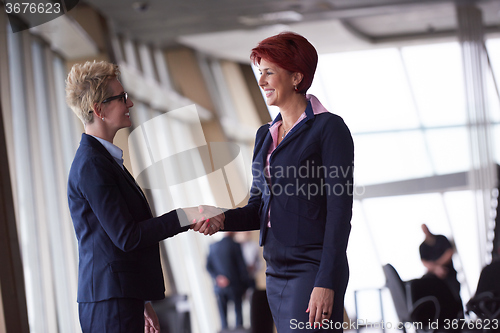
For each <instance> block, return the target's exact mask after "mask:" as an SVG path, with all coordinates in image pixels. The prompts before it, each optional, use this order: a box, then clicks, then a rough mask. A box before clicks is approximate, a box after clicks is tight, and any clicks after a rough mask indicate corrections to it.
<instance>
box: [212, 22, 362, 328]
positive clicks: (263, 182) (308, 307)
mask: <svg viewBox="0 0 500 333" xmlns="http://www.w3.org/2000/svg"><path fill="white" fill-rule="evenodd" d="M251 59H252V62H253V63H254V64H255V65H257V66H258V67H259V71H260V73H261V76H260V79H259V86H260V87H261V88H262V89H263V90H264V92H265V95H266V100H267V104H268V105H275V106H278V107H279V109H280V113H279V115H278V116H277V117H276V119H274V121H272V122H271V123H269V124H266V125H264V126H262V127H261V128H259V130H258V131H257V136H256V139H255V148H254V156H253V164H252V173H253V185H252V189H251V193H250V194H251V195H250V199H249V201H248V204H247V205H246V206H245V207H243V208H237V209H232V210H228V211H226V213H225V230H235V231H238V230H252V229H260V231H261V233H260V235H261V236H260V243H261V245H263V246H264V258H265V259H266V262H267V271H266V275H267V279H266V289H267V296H268V301H269V305H270V307H271V311H272V314H273V319H274V322H275V324H276V327H277V330H278V332H279V333H284V332H295V331H297V330H299V331H302V330H305V331H309V332H312V331H315V332H316V331H321V332H325V331H336V332H341V331H342V323H343V305H344V294H345V289H346V286H347V280H348V276H349V267H348V264H347V256H346V248H347V241H348V238H349V232H350V229H351V223H350V220H351V215H352V199H353V198H352V190H353V159H354V148H353V142H352V138H351V134H350V132H349V129H348V128H347V126H346V125H345V124H344V121H343V120H342V118H340V117H339V116H337V115H334V114H332V113H330V112H328V111H327V110H326V109H325V108H324V107H323V105H321V103H320V102H319V101H318V99H317V98H316V97H315V96H312V95H306V91H307V90H308V89H309V87H310V86H311V83H312V80H313V77H314V72H315V70H316V65H317V61H318V55H317V53H316V50H315V48H314V47H313V46H312V45H311V44H310V43H309V42H308V41H307V39H305V38H304V37H302V36H300V35H297V34H295V33H290V32H285V33H281V34H278V35H276V36H272V37H269V38H267V39H265V40H263V41H262V42H260V43H259V44H258V46H257V47H255V48H254V49H253V50H252V53H251ZM207 209H208V207H207ZM314 323H316V329H314V326H315V324H314ZM309 328H310V330H309Z"/></svg>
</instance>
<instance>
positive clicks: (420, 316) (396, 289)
mask: <svg viewBox="0 0 500 333" xmlns="http://www.w3.org/2000/svg"><path fill="white" fill-rule="evenodd" d="M382 268H383V270H384V274H385V278H386V287H387V288H388V289H389V292H390V293H391V296H392V300H393V302H394V307H395V308H396V313H397V315H398V317H399V321H400V322H402V323H413V322H420V323H423V324H425V323H430V322H435V321H436V320H437V319H438V318H439V314H440V312H441V307H440V305H439V301H438V299H437V297H435V296H425V297H422V298H420V299H418V300H417V301H414V300H413V297H412V295H413V293H412V284H413V281H415V280H412V281H407V282H404V281H402V280H401V277H400V276H399V274H398V272H397V271H396V269H395V268H394V267H393V266H392V265H391V264H387V265H385V266H383V267H382ZM424 317H425V318H424ZM403 331H404V332H406V329H405V328H404V327H403ZM433 331H434V330H433V329H431V328H428V327H425V328H424V327H422V328H417V332H433Z"/></svg>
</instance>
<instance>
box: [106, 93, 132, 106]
mask: <svg viewBox="0 0 500 333" xmlns="http://www.w3.org/2000/svg"><path fill="white" fill-rule="evenodd" d="M120 98H121V99H122V101H123V104H127V99H128V94H127V93H126V92H124V93H123V94H120V95H116V96H111V97H108V98H106V99H105V100H104V101H102V102H103V103H108V102H111V101H112V100H115V99H120Z"/></svg>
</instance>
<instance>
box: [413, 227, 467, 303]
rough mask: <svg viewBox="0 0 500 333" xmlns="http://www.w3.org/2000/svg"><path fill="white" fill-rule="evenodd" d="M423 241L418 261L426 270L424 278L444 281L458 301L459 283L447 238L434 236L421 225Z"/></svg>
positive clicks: (451, 249)
mask: <svg viewBox="0 0 500 333" xmlns="http://www.w3.org/2000/svg"><path fill="white" fill-rule="evenodd" d="M422 231H423V232H424V234H425V240H424V241H423V243H422V244H420V249H419V250H420V259H421V260H422V263H423V264H424V266H425V267H426V268H427V273H426V274H425V275H424V278H436V277H437V278H439V279H441V280H444V281H445V282H446V284H447V285H448V287H449V288H450V289H451V291H452V292H453V295H454V296H455V297H457V299H460V282H458V280H457V271H456V270H455V268H454V267H453V261H452V260H451V258H452V256H453V253H454V250H453V246H452V245H451V243H450V241H449V240H448V238H446V237H445V236H443V235H434V234H433V233H431V232H430V231H429V228H427V226H426V225H425V224H422Z"/></svg>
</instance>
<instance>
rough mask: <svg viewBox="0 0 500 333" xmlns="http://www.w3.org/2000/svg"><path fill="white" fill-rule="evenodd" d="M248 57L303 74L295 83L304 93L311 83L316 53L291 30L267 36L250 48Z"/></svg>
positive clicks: (316, 57) (305, 40) (254, 61)
mask: <svg viewBox="0 0 500 333" xmlns="http://www.w3.org/2000/svg"><path fill="white" fill-rule="evenodd" d="M250 59H251V60H252V62H253V63H254V64H255V65H259V64H260V61H261V60H262V59H265V60H266V61H269V62H272V63H274V64H276V65H278V66H280V67H281V68H283V69H285V70H287V71H289V72H292V73H295V72H299V73H301V74H302V75H304V78H303V79H302V81H301V82H300V83H299V84H298V85H297V92H299V93H301V94H305V93H306V91H307V89H309V87H310V86H311V84H312V81H313V78H314V72H316V65H317V64H318V53H317V52H316V49H315V48H314V46H312V45H311V43H309V41H308V40H307V39H305V38H304V37H302V36H301V35H299V34H296V33H293V32H282V33H280V34H278V35H275V36H272V37H268V38H266V39H264V40H263V41H261V42H260V43H259V44H258V45H257V46H256V47H255V48H253V49H252V53H251V54H250Z"/></svg>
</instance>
